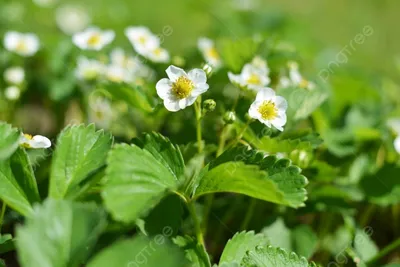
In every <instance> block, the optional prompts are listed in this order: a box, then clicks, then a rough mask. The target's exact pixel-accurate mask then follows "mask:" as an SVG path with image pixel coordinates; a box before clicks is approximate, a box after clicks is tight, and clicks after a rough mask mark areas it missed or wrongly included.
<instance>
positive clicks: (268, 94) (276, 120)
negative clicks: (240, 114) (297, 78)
mask: <svg viewBox="0 0 400 267" xmlns="http://www.w3.org/2000/svg"><path fill="white" fill-rule="evenodd" d="M287 106H288V105H287V102H286V100H285V99H284V98H283V97H281V96H277V95H275V91H274V90H272V89H271V88H268V87H266V88H263V89H262V90H260V91H259V92H258V93H257V96H256V100H255V101H254V102H253V104H251V106H250V109H249V115H250V117H252V118H253V119H257V120H259V121H260V122H261V123H264V124H265V125H267V126H268V127H271V126H274V127H275V128H276V129H278V130H279V131H283V126H284V125H285V124H286V109H287Z"/></svg>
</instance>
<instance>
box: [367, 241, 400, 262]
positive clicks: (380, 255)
mask: <svg viewBox="0 0 400 267" xmlns="http://www.w3.org/2000/svg"><path fill="white" fill-rule="evenodd" d="M398 247H400V237H399V238H397V239H396V240H394V241H393V242H392V243H390V244H389V245H387V246H386V247H384V248H383V249H382V250H381V251H380V252H379V253H378V254H377V255H376V256H375V257H373V258H372V259H370V260H369V261H368V262H367V266H375V265H374V263H375V262H376V261H378V260H380V259H381V258H383V257H384V256H386V255H387V254H389V253H390V252H392V251H393V250H395V249H396V248H398Z"/></svg>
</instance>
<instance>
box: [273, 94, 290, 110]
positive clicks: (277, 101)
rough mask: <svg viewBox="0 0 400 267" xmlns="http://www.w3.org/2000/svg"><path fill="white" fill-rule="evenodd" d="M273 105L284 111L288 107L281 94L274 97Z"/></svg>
mask: <svg viewBox="0 0 400 267" xmlns="http://www.w3.org/2000/svg"><path fill="white" fill-rule="evenodd" d="M275 106H276V108H277V109H278V110H282V111H286V110H287V108H288V103H287V101H286V99H285V98H283V97H282V96H276V97H275Z"/></svg>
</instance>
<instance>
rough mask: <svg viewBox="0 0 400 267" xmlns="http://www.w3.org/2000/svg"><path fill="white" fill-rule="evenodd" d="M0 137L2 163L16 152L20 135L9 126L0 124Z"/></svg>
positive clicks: (0, 159) (0, 158) (3, 123)
mask: <svg viewBox="0 0 400 267" xmlns="http://www.w3.org/2000/svg"><path fill="white" fill-rule="evenodd" d="M0 136H1V138H0V161H3V160H6V159H8V158H9V157H10V156H11V155H12V154H13V153H14V152H15V150H17V148H18V141H19V139H20V136H21V133H20V132H19V131H18V129H16V128H12V126H11V125H10V124H7V123H5V122H0Z"/></svg>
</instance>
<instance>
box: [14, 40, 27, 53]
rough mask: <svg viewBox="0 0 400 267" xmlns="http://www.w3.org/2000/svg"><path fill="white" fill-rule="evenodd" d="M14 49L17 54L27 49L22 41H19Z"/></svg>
mask: <svg viewBox="0 0 400 267" xmlns="http://www.w3.org/2000/svg"><path fill="white" fill-rule="evenodd" d="M15 49H16V50H17V51H19V52H25V51H26V50H27V49H28V47H27V46H26V43H25V42H24V41H19V42H18V44H17V46H16V48H15Z"/></svg>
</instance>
